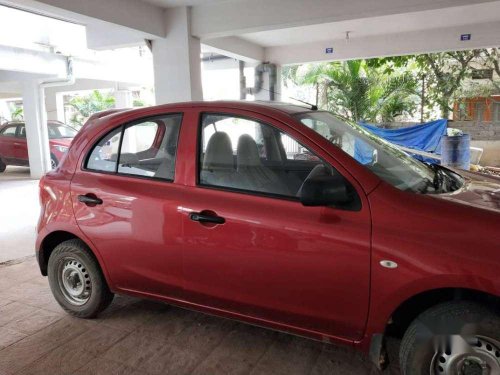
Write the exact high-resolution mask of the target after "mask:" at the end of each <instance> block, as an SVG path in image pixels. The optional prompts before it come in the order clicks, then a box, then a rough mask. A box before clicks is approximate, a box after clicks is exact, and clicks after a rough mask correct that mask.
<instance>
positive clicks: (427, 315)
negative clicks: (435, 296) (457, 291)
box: [399, 301, 500, 375]
mask: <svg viewBox="0 0 500 375" xmlns="http://www.w3.org/2000/svg"><path fill="white" fill-rule="evenodd" d="M450 335H455V337H463V338H467V340H470V341H471V342H472V340H474V341H473V342H474V343H472V344H470V347H471V348H475V347H483V348H486V347H488V348H489V349H488V350H489V352H488V353H485V355H489V354H490V351H491V355H492V357H493V360H495V357H496V360H497V361H498V363H500V317H499V315H498V314H497V313H496V312H494V311H492V310H490V309H488V308H486V307H484V306H482V305H479V304H477V303H474V302H466V301H453V302H446V303H442V304H440V305H437V306H434V307H432V308H430V309H429V310H427V311H424V312H423V313H422V314H420V315H419V316H418V317H417V318H416V319H415V320H414V321H413V322H412V323H411V324H410V326H409V327H408V329H407V330H406V332H405V334H404V336H403V339H402V341H401V347H400V351H399V362H400V368H401V373H402V374H403V375H424V374H425V375H429V374H432V375H434V374H436V375H440V374H443V375H445V374H447V371H448V370H449V369H450V368H452V367H453V366H450V363H451V362H452V359H451V358H452V357H450V356H448V355H449V354H450V353H445V354H447V355H443V356H441V355H439V354H436V349H435V347H434V343H435V342H436V341H435V340H436V338H439V337H441V338H442V337H444V338H451V337H453V336H450ZM478 338H480V339H478ZM482 338H484V339H485V340H486V341H482V342H483V343H488V345H484V344H482V343H480V342H479V341H481V340H482ZM442 342H449V341H447V339H445V341H442ZM476 343H477V344H476ZM490 343H493V344H492V345H490ZM450 345H452V344H450ZM443 347H446V344H444V345H443ZM447 350H449V349H446V351H447ZM477 350H479V349H477ZM480 350H483V349H480ZM452 354H453V353H452ZM433 361H434V362H433ZM443 363H444V365H442V364H443ZM446 365H448V366H447V367H446ZM440 366H441V368H440ZM471 366H476V364H472V365H471ZM499 368H500V367H499ZM457 373H458V372H457Z"/></svg>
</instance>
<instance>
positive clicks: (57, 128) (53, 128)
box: [48, 124, 77, 139]
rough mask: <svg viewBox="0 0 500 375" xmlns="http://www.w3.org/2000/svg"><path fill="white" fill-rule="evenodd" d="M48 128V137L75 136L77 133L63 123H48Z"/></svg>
mask: <svg viewBox="0 0 500 375" xmlns="http://www.w3.org/2000/svg"><path fill="white" fill-rule="evenodd" d="M48 128H49V138H50V139H60V138H75V136H76V133H77V132H76V130H75V129H73V128H72V127H70V126H67V125H63V124H49V126H48Z"/></svg>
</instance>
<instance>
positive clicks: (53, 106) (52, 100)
mask: <svg viewBox="0 0 500 375" xmlns="http://www.w3.org/2000/svg"><path fill="white" fill-rule="evenodd" d="M45 94H46V95H45V108H46V110H47V120H54V121H61V122H64V121H65V120H66V119H65V118H64V93H62V92H57V91H55V90H54V89H52V90H50V89H49V90H45Z"/></svg>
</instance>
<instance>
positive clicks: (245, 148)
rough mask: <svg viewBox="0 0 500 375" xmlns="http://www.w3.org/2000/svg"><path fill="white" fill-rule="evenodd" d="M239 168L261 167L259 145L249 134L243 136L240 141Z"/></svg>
mask: <svg viewBox="0 0 500 375" xmlns="http://www.w3.org/2000/svg"><path fill="white" fill-rule="evenodd" d="M236 160H237V166H238V168H241V167H255V166H259V165H261V161H260V156H259V149H258V148H257V143H255V141H254V139H253V138H252V137H251V136H249V135H248V134H243V135H242V136H240V138H239V139H238V152H237V159H236Z"/></svg>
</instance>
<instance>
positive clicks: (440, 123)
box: [354, 119, 448, 164]
mask: <svg viewBox="0 0 500 375" xmlns="http://www.w3.org/2000/svg"><path fill="white" fill-rule="evenodd" d="M360 125H361V126H362V127H363V128H365V129H366V130H368V131H369V132H371V133H373V134H375V135H376V136H378V137H380V138H383V139H385V140H386V141H389V142H391V143H394V144H397V145H400V146H403V147H408V148H413V149H416V150H420V151H426V152H431V153H435V154H438V155H441V137H442V136H443V135H446V128H447V126H448V120H445V119H443V120H436V121H431V122H427V123H424V124H419V125H414V126H410V127H407V128H401V129H382V128H379V127H377V126H375V125H371V124H366V123H361V124H360ZM354 157H355V158H356V160H358V161H359V162H360V163H362V164H368V163H371V162H372V158H373V147H371V146H370V145H368V144H366V143H365V142H362V141H357V142H356V144H355V150H354ZM414 157H415V158H417V159H420V160H423V161H429V162H431V163H436V162H437V160H436V159H431V158H426V157H423V156H420V155H414Z"/></svg>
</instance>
